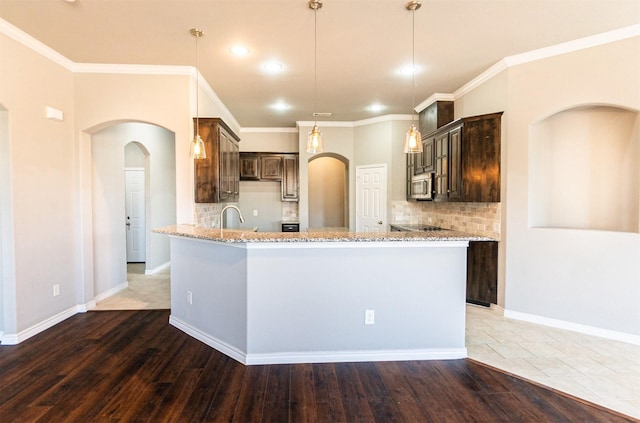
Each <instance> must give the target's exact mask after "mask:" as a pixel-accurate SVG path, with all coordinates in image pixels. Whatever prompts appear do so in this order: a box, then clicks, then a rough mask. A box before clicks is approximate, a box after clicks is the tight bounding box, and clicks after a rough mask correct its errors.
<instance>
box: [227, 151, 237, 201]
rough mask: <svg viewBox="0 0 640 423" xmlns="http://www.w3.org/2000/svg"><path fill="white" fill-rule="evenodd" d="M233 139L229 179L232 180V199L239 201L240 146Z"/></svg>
mask: <svg viewBox="0 0 640 423" xmlns="http://www.w3.org/2000/svg"><path fill="white" fill-rule="evenodd" d="M229 140H230V141H231V160H230V166H229V180H230V181H231V191H232V192H233V194H232V195H231V201H238V199H239V198H240V146H239V145H238V143H237V142H236V141H235V140H233V139H229Z"/></svg>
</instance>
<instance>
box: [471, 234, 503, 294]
mask: <svg viewBox="0 0 640 423" xmlns="http://www.w3.org/2000/svg"><path fill="white" fill-rule="evenodd" d="M497 301H498V242H497V241H472V242H469V247H468V248H467V302H468V303H472V304H479V305H484V306H489V305H490V304H491V303H494V304H496V303H497Z"/></svg>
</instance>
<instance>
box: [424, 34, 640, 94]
mask: <svg viewBox="0 0 640 423" xmlns="http://www.w3.org/2000/svg"><path fill="white" fill-rule="evenodd" d="M638 36H640V24H635V25H630V26H626V27H623V28H619V29H614V30H612V31H608V32H603V33H600V34H596V35H590V36H588V37H584V38H578V39H577V40H572V41H567V42H566V43H560V44H556V45H553V46H549V47H544V48H540V49H537V50H531V51H528V52H526V53H521V54H515V55H513V56H508V57H505V58H503V59H501V60H500V61H498V62H497V63H496V64H494V65H493V66H491V67H490V68H489V69H487V70H485V71H484V72H482V73H481V74H480V75H478V76H476V77H475V78H473V79H472V80H471V81H469V82H467V83H466V84H464V85H463V86H462V87H460V88H458V89H457V90H456V91H454V93H453V98H454V99H458V98H460V97H462V96H463V95H465V94H467V93H469V92H470V91H472V90H473V89H475V88H477V87H478V86H480V85H482V84H483V83H485V82H486V81H488V80H489V79H491V78H493V77H494V76H496V75H497V74H499V73H500V72H502V71H504V70H506V69H508V68H510V67H512V66H517V65H522V64H524V63H530V62H535V61H538V60H543V59H548V58H550V57H554V56H560V55H563V54H567V53H573V52H576V51H580V50H584V49H587V48H592V47H597V46H600V45H603V44H609V43H613V42H616V41H622V40H625V39H627V38H633V37H638ZM427 101H428V100H427ZM424 103H426V101H425V102H423V103H421V105H422V104H424ZM429 104H430V103H429ZM429 104H427V106H428V105H429Z"/></svg>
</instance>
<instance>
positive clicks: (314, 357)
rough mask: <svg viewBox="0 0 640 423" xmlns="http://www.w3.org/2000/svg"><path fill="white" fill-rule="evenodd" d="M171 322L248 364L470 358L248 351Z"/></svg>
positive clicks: (450, 352) (459, 352)
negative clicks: (254, 352)
mask: <svg viewBox="0 0 640 423" xmlns="http://www.w3.org/2000/svg"><path fill="white" fill-rule="evenodd" d="M169 323H170V324H171V325H173V326H174V327H176V328H178V329H180V330H181V331H183V332H184V333H186V334H187V335H190V336H192V337H194V338H195V339H197V340H199V341H201V342H203V343H205V344H206V345H208V346H210V347H211V348H214V349H216V350H218V351H220V352H221V353H223V354H225V355H227V356H229V357H231V358H233V359H234V360H236V361H238V362H240V363H242V364H245V365H247V366H251V365H261V364H300V363H346V362H362V361H407V360H455V359H460V358H467V349H466V348H464V347H462V348H429V349H416V350H375V351H302V352H297V351H296V352H282V353H280V352H278V353H270V354H246V353H244V352H242V351H240V350H238V349H237V348H235V347H233V346H231V345H229V344H227V343H225V342H222V341H220V340H219V339H216V338H214V337H212V336H210V335H208V334H206V333H204V332H202V331H200V330H198V329H195V328H194V327H192V326H190V325H189V324H187V323H185V322H183V321H182V320H180V319H178V318H176V317H174V316H170V317H169Z"/></svg>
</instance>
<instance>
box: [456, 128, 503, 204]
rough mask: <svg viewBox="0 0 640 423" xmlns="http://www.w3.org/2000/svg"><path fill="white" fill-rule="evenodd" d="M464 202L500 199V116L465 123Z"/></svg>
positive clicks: (462, 167) (495, 200)
mask: <svg viewBox="0 0 640 423" xmlns="http://www.w3.org/2000/svg"><path fill="white" fill-rule="evenodd" d="M463 131H464V132H463V146H462V147H463V151H462V165H461V174H462V179H461V184H460V189H461V194H460V196H461V197H462V200H463V201H467V202H470V201H479V202H486V203H490V202H499V201H500V117H495V116H489V117H487V118H484V119H479V120H474V121H471V122H466V123H465V124H464V129H463Z"/></svg>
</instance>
